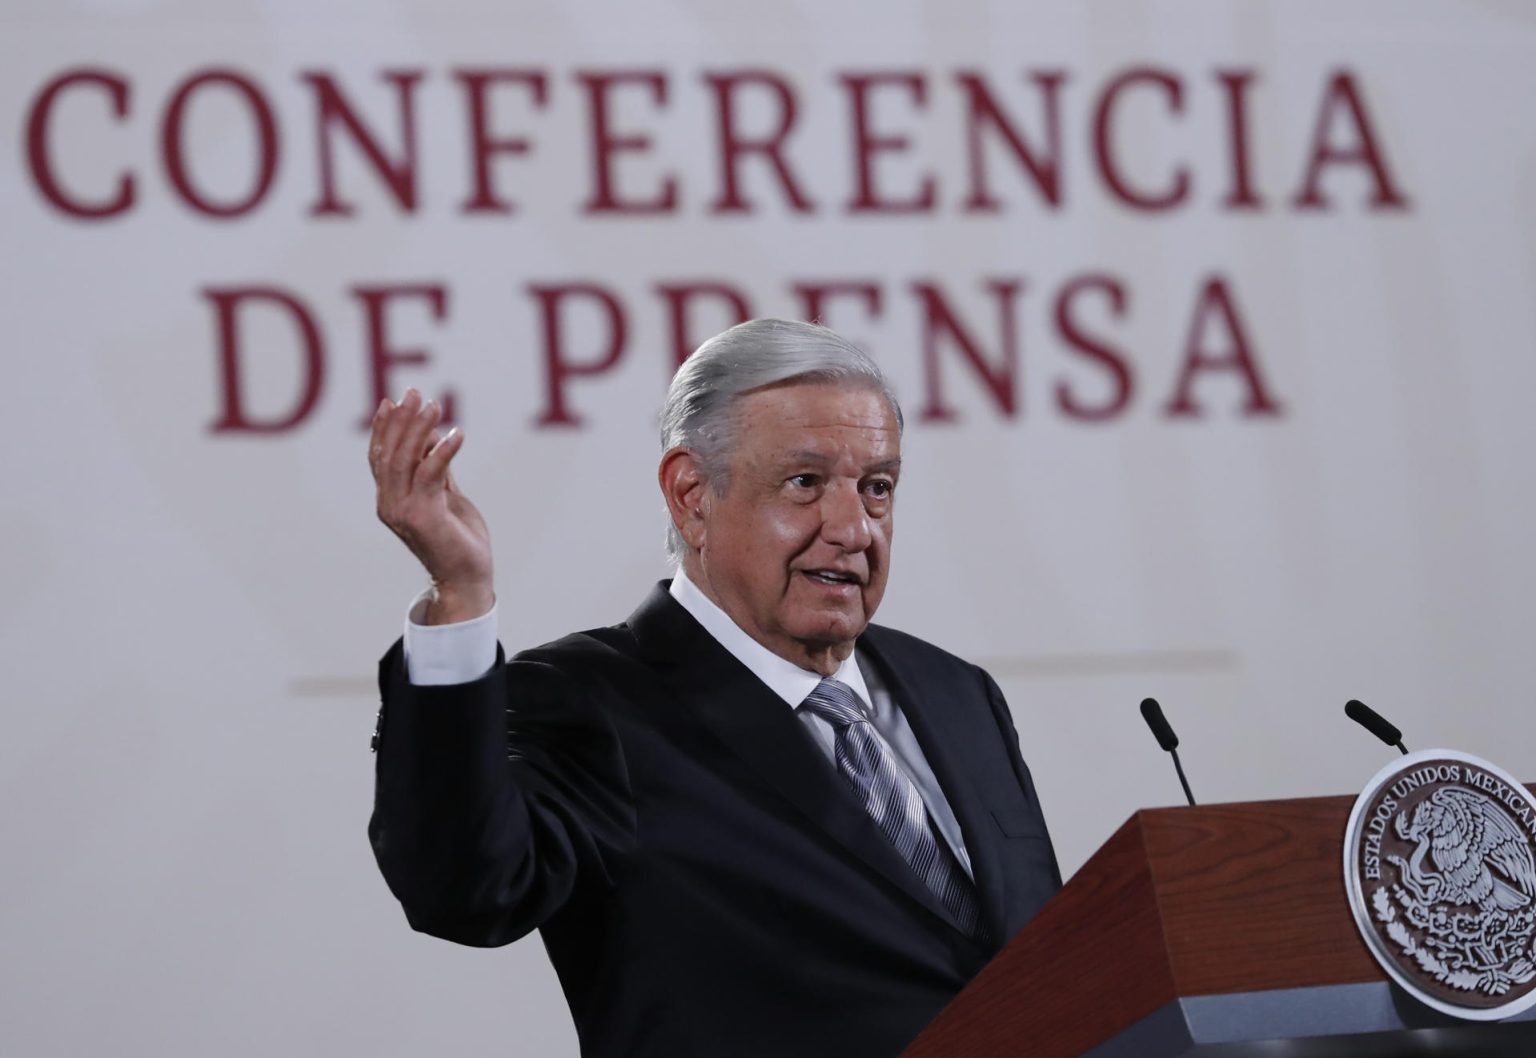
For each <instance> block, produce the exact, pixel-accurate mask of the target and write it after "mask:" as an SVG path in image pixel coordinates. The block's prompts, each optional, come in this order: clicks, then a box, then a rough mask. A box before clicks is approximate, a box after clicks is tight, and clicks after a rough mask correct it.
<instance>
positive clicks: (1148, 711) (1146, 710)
mask: <svg viewBox="0 0 1536 1058" xmlns="http://www.w3.org/2000/svg"><path fill="white" fill-rule="evenodd" d="M1371 715H1373V716H1374V715H1375V714H1374V713H1373V714H1371ZM1141 717H1142V719H1143V720H1145V721H1146V722H1147V726H1148V727H1150V728H1151V729H1152V737H1153V738H1155V739H1157V744H1158V745H1159V746H1162V747H1163V749H1164V750H1166V751H1167V752H1168V753H1169V754H1170V755H1171V756H1172V757H1173V767H1174V770H1175V771H1177V772H1178V773H1179V785H1180V786H1182V787H1184V797H1185V798H1186V799H1187V800H1188V801H1189V803H1190V804H1194V803H1195V795H1194V794H1192V793H1190V792H1189V780H1188V779H1186V778H1184V765H1182V764H1180V763H1179V736H1178V735H1175V734H1174V733H1173V728H1171V727H1169V726H1168V720H1167V718H1165V717H1164V716H1163V707H1162V706H1160V705H1158V704H1157V699H1156V698H1143V699H1142V700H1141ZM1377 719H1378V720H1379V719H1381V718H1380V717H1377Z"/></svg>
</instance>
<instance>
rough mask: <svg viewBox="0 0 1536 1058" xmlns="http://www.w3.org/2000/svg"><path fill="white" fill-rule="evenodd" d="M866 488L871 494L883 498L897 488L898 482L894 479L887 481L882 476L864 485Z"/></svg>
mask: <svg viewBox="0 0 1536 1058" xmlns="http://www.w3.org/2000/svg"><path fill="white" fill-rule="evenodd" d="M864 488H865V491H867V492H868V493H869V494H870V495H871V496H874V497H876V498H878V499H882V500H883V499H886V498H887V497H889V496H890V495H891V493H892V492H894V491H895V490H896V483H895V482H894V481H886V480H884V479H883V478H881V479H878V480H875V481H871V482H869V483H868V484H867V485H865V486H864Z"/></svg>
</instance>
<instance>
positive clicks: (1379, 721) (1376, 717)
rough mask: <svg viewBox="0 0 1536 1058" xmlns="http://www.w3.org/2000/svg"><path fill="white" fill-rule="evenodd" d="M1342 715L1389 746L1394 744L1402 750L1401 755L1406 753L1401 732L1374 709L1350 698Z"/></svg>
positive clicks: (1356, 699) (1406, 749) (1406, 748)
mask: <svg viewBox="0 0 1536 1058" xmlns="http://www.w3.org/2000/svg"><path fill="white" fill-rule="evenodd" d="M1344 715H1345V716H1347V717H1349V718H1350V719H1351V720H1353V721H1354V722H1355V723H1357V724H1359V725H1360V726H1361V727H1363V728H1365V729H1366V730H1367V731H1369V732H1370V733H1371V734H1373V735H1375V736H1376V737H1377V738H1379V739H1381V740H1382V741H1383V742H1385V743H1386V744H1387V745H1389V746H1396V747H1397V748H1398V749H1400V750H1402V751H1403V756H1405V757H1406V756H1407V755H1408V747H1407V746H1405V745H1403V733H1402V732H1401V731H1399V730H1398V729H1397V728H1395V727H1393V726H1392V725H1391V724H1389V723H1387V721H1386V719H1385V718H1384V717H1382V715H1381V714H1380V713H1378V712H1376V710H1374V709H1372V708H1371V707H1370V706H1368V705H1366V704H1365V703H1364V702H1362V701H1360V700H1359V699H1358V698H1351V699H1350V700H1349V701H1347V702H1345V703H1344Z"/></svg>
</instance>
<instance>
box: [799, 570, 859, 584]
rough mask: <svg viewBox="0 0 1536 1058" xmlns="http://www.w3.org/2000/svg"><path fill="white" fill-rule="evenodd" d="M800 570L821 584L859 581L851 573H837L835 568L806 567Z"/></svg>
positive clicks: (855, 582)
mask: <svg viewBox="0 0 1536 1058" xmlns="http://www.w3.org/2000/svg"><path fill="white" fill-rule="evenodd" d="M801 572H803V573H804V574H805V575H806V576H807V577H810V578H811V579H812V580H817V581H820V582H821V583H823V584H857V583H859V578H858V577H856V576H854V575H853V574H852V573H839V572H837V571H836V570H830V569H807V570H802V571H801Z"/></svg>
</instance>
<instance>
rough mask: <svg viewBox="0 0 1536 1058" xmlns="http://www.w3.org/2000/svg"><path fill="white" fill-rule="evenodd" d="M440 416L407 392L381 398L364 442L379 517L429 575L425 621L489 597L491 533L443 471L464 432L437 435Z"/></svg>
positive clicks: (458, 615) (482, 608) (476, 611)
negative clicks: (429, 597)
mask: <svg viewBox="0 0 1536 1058" xmlns="http://www.w3.org/2000/svg"><path fill="white" fill-rule="evenodd" d="M442 417H443V411H442V408H440V407H439V406H438V404H437V402H436V401H427V402H425V403H423V402H422V399H421V394H420V393H417V392H416V391H415V390H414V389H410V390H406V393H405V399H404V400H402V401H401V402H400V403H399V404H398V405H397V404H395V403H394V402H393V401H391V400H388V399H387V398H386V399H385V400H384V402H383V403H381V404H380V405H379V409H378V411H376V412H374V415H373V433H372V436H371V437H370V438H369V441H368V466H369V467H370V468H371V469H372V470H373V481H374V484H375V486H376V487H377V493H378V514H379V521H381V522H383V523H384V524H385V525H387V526H389V528H390V530H391V531H393V532H394V534H395V535H396V536H398V537H399V538H400V539H401V540H403V541H404V542H405V546H406V547H408V548H410V549H411V553H412V554H413V555H415V556H416V557H417V558H418V559H420V560H421V564H422V565H423V566H425V567H426V569H427V573H428V575H429V576H431V578H432V586H433V588H434V589H435V593H434V596H433V599H432V601H431V603H430V605H429V606H428V607H427V623H428V624H448V623H451V622H454V621H465V620H468V619H470V618H472V617H479V616H480V615H481V614H483V613H485V612H486V611H488V610H489V609H490V608H491V605H492V604H493V603H494V602H495V589H494V581H493V578H492V565H491V536H490V532H489V531H488V530H487V529H486V525H485V519H484V518H482V517H481V516H480V512H479V511H478V510H476V509H475V505H474V504H473V503H470V502H469V499H468V498H467V497H466V496H465V495H464V494H463V493H462V492H460V491H459V490H458V488H457V487H456V486H455V485H454V483H453V474H452V473H451V472H450V471H449V463H451V462H452V461H453V457H454V456H455V455H456V454H457V453H458V451H459V449H460V448H462V447H463V446H464V435H463V434H462V433H460V432H459V431H458V430H457V429H453V430H450V431H449V432H448V435H447V436H446V437H444V436H441V435H440V434H439V433H438V430H437V425H438V423H439V422H440V421H441V420H442Z"/></svg>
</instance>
